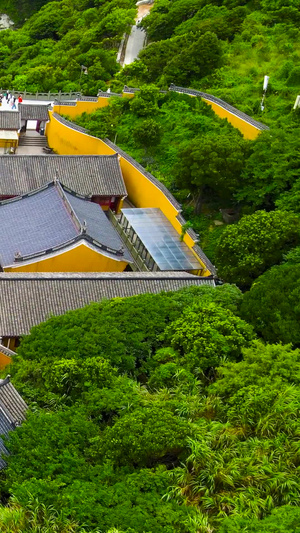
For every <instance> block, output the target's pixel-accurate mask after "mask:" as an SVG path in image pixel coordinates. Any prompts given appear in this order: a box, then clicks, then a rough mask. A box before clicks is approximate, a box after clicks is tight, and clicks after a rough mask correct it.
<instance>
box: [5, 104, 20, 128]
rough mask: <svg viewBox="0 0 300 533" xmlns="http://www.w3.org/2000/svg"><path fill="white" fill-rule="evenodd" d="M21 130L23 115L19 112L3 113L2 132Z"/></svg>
mask: <svg viewBox="0 0 300 533" xmlns="http://www.w3.org/2000/svg"><path fill="white" fill-rule="evenodd" d="M20 128H21V113H20V112H19V111H1V108H0V130H19V129H20Z"/></svg>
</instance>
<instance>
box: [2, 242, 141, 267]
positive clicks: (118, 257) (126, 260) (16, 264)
mask: <svg viewBox="0 0 300 533" xmlns="http://www.w3.org/2000/svg"><path fill="white" fill-rule="evenodd" d="M82 245H83V246H86V247H87V248H89V249H90V250H92V251H94V252H96V253H97V254H99V255H103V256H104V257H108V258H109V259H113V260H114V261H117V262H124V263H132V262H133V260H132V259H129V258H128V257H124V256H122V255H116V254H112V253H109V252H107V251H106V250H104V249H103V248H100V247H99V246H97V245H95V244H93V243H91V242H89V241H87V240H86V239H85V238H80V239H79V240H76V242H74V243H72V244H66V245H65V246H62V247H61V248H59V250H54V251H51V252H49V253H41V254H36V255H35V256H34V257H32V258H28V259H24V261H17V262H14V263H12V264H11V265H4V266H3V269H4V271H5V269H13V270H17V269H18V268H20V267H24V266H27V265H32V264H34V263H38V262H40V261H46V260H47V259H52V258H54V257H57V256H59V255H62V254H64V253H67V252H69V251H71V250H75V249H76V248H78V247H79V246H82Z"/></svg>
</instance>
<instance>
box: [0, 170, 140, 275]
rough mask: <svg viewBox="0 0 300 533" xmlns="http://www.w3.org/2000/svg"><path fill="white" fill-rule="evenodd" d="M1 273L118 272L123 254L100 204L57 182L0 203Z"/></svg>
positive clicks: (125, 257) (125, 261)
mask: <svg viewBox="0 0 300 533" xmlns="http://www.w3.org/2000/svg"><path fill="white" fill-rule="evenodd" d="M0 225H1V233H0V267H1V270H2V271H5V272H78V271H80V272H121V271H123V270H124V269H125V268H126V266H127V265H128V264H129V263H131V262H132V258H131V256H130V254H129V252H128V251H127V250H126V249H125V248H124V246H123V242H122V240H121V238H120V237H119V235H118V233H117V232H116V231H115V229H114V228H113V226H112V225H111V223H110V221H109V220H108V218H107V217H106V215H105V213H104V212H103V210H102V209H101V207H100V206H99V205H98V204H96V203H93V202H91V201H90V199H89V198H86V197H83V196H80V195H78V194H76V193H74V192H72V191H70V190H69V189H66V188H64V186H63V185H61V184H60V182H59V181H58V180H54V181H52V182H50V183H48V184H47V185H45V186H44V187H41V188H40V189H37V190H36V191H33V192H31V193H28V194H26V195H23V196H20V197H15V198H12V199H10V200H3V201H2V202H0Z"/></svg>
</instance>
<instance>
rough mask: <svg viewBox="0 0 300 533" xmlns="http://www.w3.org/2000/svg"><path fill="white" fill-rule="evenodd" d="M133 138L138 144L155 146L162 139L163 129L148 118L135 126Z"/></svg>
mask: <svg viewBox="0 0 300 533" xmlns="http://www.w3.org/2000/svg"><path fill="white" fill-rule="evenodd" d="M133 137H134V139H135V141H136V143H137V144H141V145H142V146H155V145H156V144H158V143H159V141H160V138H161V127H160V125H159V124H158V123H157V122H156V121H155V120H153V119H152V118H148V119H147V120H143V121H142V122H140V123H139V124H137V126H135V128H134V129H133Z"/></svg>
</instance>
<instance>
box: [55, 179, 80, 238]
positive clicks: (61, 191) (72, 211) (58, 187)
mask: <svg viewBox="0 0 300 533" xmlns="http://www.w3.org/2000/svg"><path fill="white" fill-rule="evenodd" d="M53 185H54V187H55V188H56V190H57V192H58V194H59V196H60V198H61V199H62V201H63V204H64V206H65V207H66V209H67V211H68V213H69V215H70V217H71V218H72V221H73V222H74V224H75V226H76V229H77V230H78V231H79V233H80V234H83V233H85V228H84V226H83V225H82V224H81V222H80V220H79V218H78V216H77V214H76V212H75V209H74V208H73V206H72V205H71V203H70V201H69V200H68V198H67V197H66V194H65V191H64V188H63V186H62V185H61V183H60V181H59V179H58V177H55V178H54V180H53Z"/></svg>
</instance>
